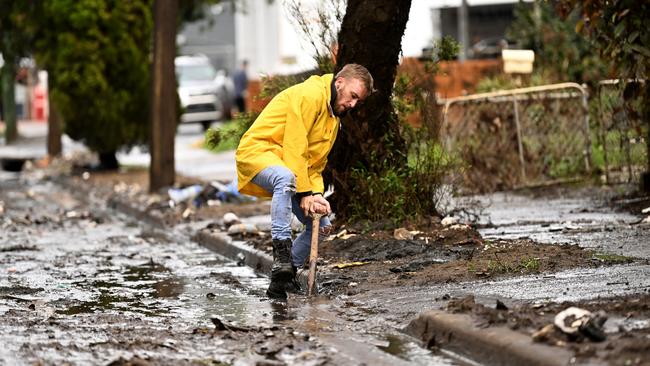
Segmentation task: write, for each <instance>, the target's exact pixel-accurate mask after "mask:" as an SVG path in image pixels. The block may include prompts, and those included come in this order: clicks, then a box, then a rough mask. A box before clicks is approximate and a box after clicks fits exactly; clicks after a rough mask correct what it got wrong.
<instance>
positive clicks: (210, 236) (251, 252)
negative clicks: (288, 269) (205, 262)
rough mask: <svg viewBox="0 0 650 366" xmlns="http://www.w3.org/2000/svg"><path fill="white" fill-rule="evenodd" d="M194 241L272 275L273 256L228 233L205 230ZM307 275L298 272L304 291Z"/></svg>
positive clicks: (196, 235)
mask: <svg viewBox="0 0 650 366" xmlns="http://www.w3.org/2000/svg"><path fill="white" fill-rule="evenodd" d="M192 240H194V241H195V242H197V243H199V244H200V245H202V246H204V247H206V248H208V249H210V250H212V251H214V252H216V253H218V254H220V255H222V256H224V257H226V258H228V259H232V260H234V261H237V262H238V263H242V264H245V265H247V266H249V267H251V268H253V269H254V270H255V271H257V272H258V273H261V274H264V275H269V273H271V267H272V266H273V257H272V256H270V255H269V254H266V253H265V252H263V251H261V250H258V249H255V248H253V247H251V246H249V245H246V244H245V243H244V242H238V241H234V240H232V238H231V237H230V236H229V235H228V234H226V233H222V232H219V233H214V232H211V231H210V229H203V230H201V231H199V232H198V233H196V234H195V235H194V236H192ZM242 255H243V257H242ZM307 274H308V271H306V270H305V271H302V270H301V271H298V281H299V282H300V284H301V286H302V287H303V288H304V289H306V288H307Z"/></svg>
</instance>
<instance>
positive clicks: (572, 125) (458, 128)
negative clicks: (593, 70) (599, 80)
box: [439, 83, 591, 192]
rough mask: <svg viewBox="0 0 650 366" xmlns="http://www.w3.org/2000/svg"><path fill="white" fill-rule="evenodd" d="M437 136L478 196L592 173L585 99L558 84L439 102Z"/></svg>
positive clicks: (580, 90) (572, 86) (579, 89)
mask: <svg viewBox="0 0 650 366" xmlns="http://www.w3.org/2000/svg"><path fill="white" fill-rule="evenodd" d="M439 103H440V104H441V105H443V123H442V127H441V137H442V138H443V141H444V143H445V145H446V147H447V149H448V150H449V151H451V152H452V155H454V156H457V157H458V158H460V159H461V160H462V161H463V162H465V163H466V168H465V169H463V171H462V178H463V181H464V185H465V186H466V187H467V188H469V189H471V190H473V191H478V192H488V191H494V190H501V189H511V188H517V187H522V186H532V185H540V184H548V183H550V182H557V181H566V180H573V179H576V178H578V177H581V176H584V175H585V173H587V172H589V171H590V169H591V156H590V144H591V142H590V132H589V112H588V95H587V91H586V89H585V87H584V86H582V85H579V84H576V83H561V84H553V85H544V86H536V87H530V88H521V89H513V90H503V91H498V92H492V93H483V94H474V95H469V96H464V97H458V98H450V99H444V100H440V101H439Z"/></svg>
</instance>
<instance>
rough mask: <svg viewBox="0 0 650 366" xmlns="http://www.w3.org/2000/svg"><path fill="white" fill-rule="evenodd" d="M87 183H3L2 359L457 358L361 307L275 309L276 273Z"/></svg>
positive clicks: (291, 361) (16, 179)
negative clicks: (370, 319) (365, 316)
mask: <svg viewBox="0 0 650 366" xmlns="http://www.w3.org/2000/svg"><path fill="white" fill-rule="evenodd" d="M80 178H81V177H80ZM74 182H75V181H74V180H70V179H69V177H66V176H65V175H64V176H61V175H58V174H55V175H52V176H50V175H48V174H46V173H44V172H42V171H38V170H36V171H31V172H28V173H24V174H22V175H12V174H3V175H2V176H1V177H0V187H1V189H0V207H1V215H0V224H1V227H2V237H1V238H0V269H1V271H0V314H2V319H3V321H2V324H1V325H0V329H1V331H0V334H1V335H0V338H1V339H2V344H3V347H2V349H1V350H0V364H7V365H21V364H24V365H33V364H44V365H55V364H56V365H58V364H97V365H108V364H110V365H126V364H132V365H148V364H152V365H171V364H173V365H183V364H202V365H203V364H224V365H229V364H233V365H257V364H259V365H284V364H288V365H342V364H363V363H365V362H373V363H374V364H385V365H389V364H408V363H415V364H438V365H450V364H454V363H453V362H452V361H449V360H448V359H447V358H445V357H441V356H435V355H433V354H432V353H431V352H429V351H426V350H424V349H422V348H420V347H419V344H417V342H416V341H415V340H413V339H411V338H408V337H406V336H403V335H400V334H399V333H398V332H395V333H396V334H392V333H391V332H392V330H394V329H395V328H394V327H393V325H392V324H387V323H385V322H382V321H378V322H377V323H373V324H371V323H368V324H359V326H351V324H352V325H354V324H355V323H357V322H358V318H357V319H350V318H349V317H350V316H351V314H355V313H357V311H355V309H354V308H355V305H354V304H353V303H352V302H349V303H344V302H343V303H341V302H338V303H337V306H331V305H330V304H329V303H328V302H320V301H315V302H311V301H310V302H308V301H306V299H304V298H302V299H294V300H292V302H291V303H274V302H271V301H269V300H268V299H266V298H265V296H264V290H265V288H266V286H268V279H267V278H266V277H265V276H262V275H260V274H258V273H256V272H255V271H253V269H251V268H249V267H247V266H242V265H241V263H239V264H238V263H237V262H236V261H232V260H229V259H227V258H224V257H222V256H219V255H218V254H216V253H215V252H213V251H210V250H208V249H206V248H204V247H202V246H200V245H198V244H196V243H194V242H192V241H191V239H190V235H189V234H190V233H192V232H193V229H192V225H190V226H186V227H184V226H183V225H177V226H176V227H174V225H170V226H164V225H157V224H156V223H158V224H161V222H160V221H158V220H157V219H156V218H155V215H153V216H151V217H150V218H149V219H148V220H145V219H143V217H144V216H143V215H127V214H125V213H124V212H123V211H129V210H128V209H126V207H129V203H128V202H126V201H121V204H120V203H118V202H119V200H108V201H107V200H106V199H107V198H109V197H108V196H107V195H105V194H103V193H102V192H101V189H95V188H96V187H93V186H91V185H83V184H79V185H75V183H74ZM79 182H83V178H81V180H80V181H79ZM118 191H119V189H118ZM107 206H109V207H107ZM110 206H113V207H118V208H123V209H124V210H122V211H120V210H115V209H112V208H110ZM132 208H133V207H132ZM134 212H135V211H131V212H130V213H134ZM151 223H153V224H151ZM339 306H340V307H341V308H346V310H343V311H340V312H338V311H337V310H335V309H337V308H339ZM358 311H359V312H360V311H361V310H358ZM343 313H345V315H346V316H344V317H340V316H339V315H341V314H343ZM357 324H358V323H357ZM396 354H397V355H399V357H398V356H395V355H396Z"/></svg>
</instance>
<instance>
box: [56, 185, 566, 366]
mask: <svg viewBox="0 0 650 366" xmlns="http://www.w3.org/2000/svg"><path fill="white" fill-rule="evenodd" d="M57 182H58V183H59V184H61V185H62V186H63V187H64V188H66V189H67V190H69V191H70V192H72V193H73V194H74V195H75V196H77V197H78V198H79V199H85V200H88V199H89V198H90V197H89V193H90V190H89V189H86V187H83V188H82V187H79V186H78V185H75V184H74V183H73V182H72V181H70V180H69V179H58V180H57ZM109 205H110V206H111V208H113V209H115V210H117V211H120V212H122V213H124V214H127V215H129V216H132V217H135V218H137V219H139V220H142V221H144V222H146V223H148V224H150V225H153V226H156V227H158V228H164V227H165V226H166V223H165V222H164V220H163V219H162V218H160V217H157V216H154V215H152V214H151V213H150V212H146V211H143V210H142V209H141V208H139V207H137V206H135V205H133V204H132V203H130V202H125V201H121V200H119V199H111V201H110V202H109ZM192 240H194V241H195V242H197V243H198V244H200V245H202V246H204V247H206V248H208V249H210V250H212V251H214V252H216V253H218V254H220V255H222V256H224V257H226V258H228V259H231V260H233V261H236V262H238V263H241V264H245V265H247V266H249V267H251V268H253V269H254V270H256V271H257V272H259V273H263V274H268V273H270V271H271V266H272V263H273V258H272V257H271V256H270V255H269V254H267V253H265V252H263V251H260V250H257V249H255V248H253V247H251V246H249V245H246V243H245V242H241V241H234V240H233V239H232V238H231V237H230V236H228V235H227V234H226V233H224V232H218V231H213V230H211V229H201V230H199V231H198V232H197V233H196V234H194V235H193V236H192ZM299 281H300V282H301V283H302V284H303V286H304V288H306V284H307V271H301V272H299ZM404 331H405V333H406V334H408V335H410V336H413V337H415V338H417V339H419V340H420V341H422V342H423V346H425V347H426V348H431V347H440V348H442V349H446V350H450V351H452V352H455V353H457V354H458V355H461V356H464V357H467V358H468V359H470V360H472V361H475V362H478V363H480V364H481V365H527V366H559V365H570V364H575V358H574V357H573V353H572V352H570V351H569V350H567V349H563V348H559V347H552V346H548V345H544V344H539V343H533V341H532V339H531V337H530V336H528V335H525V334H522V333H518V332H515V331H512V330H510V329H508V328H505V327H490V328H479V327H477V326H476V325H475V321H474V320H473V319H472V317H471V316H470V315H465V314H450V313H446V312H444V311H436V310H430V311H425V312H423V313H421V314H420V315H419V316H418V317H417V318H415V319H414V320H412V321H411V322H410V324H409V325H408V326H407V327H406V328H405V329H404Z"/></svg>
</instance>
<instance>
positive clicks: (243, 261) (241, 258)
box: [237, 252, 246, 267]
mask: <svg viewBox="0 0 650 366" xmlns="http://www.w3.org/2000/svg"><path fill="white" fill-rule="evenodd" d="M245 264H246V255H245V254H244V253H242V252H239V253H237V265H238V266H239V267H243V266H244V265H245Z"/></svg>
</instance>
